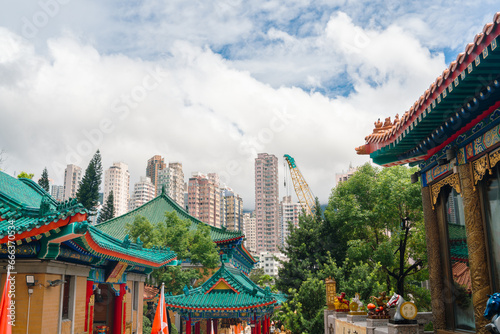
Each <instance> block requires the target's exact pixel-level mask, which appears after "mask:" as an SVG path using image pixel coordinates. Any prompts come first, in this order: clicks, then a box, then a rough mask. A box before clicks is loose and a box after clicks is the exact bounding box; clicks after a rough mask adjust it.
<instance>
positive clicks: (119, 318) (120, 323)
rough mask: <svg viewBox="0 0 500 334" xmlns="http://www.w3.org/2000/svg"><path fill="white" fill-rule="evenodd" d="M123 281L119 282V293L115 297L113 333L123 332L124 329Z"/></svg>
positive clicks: (119, 333)
mask: <svg viewBox="0 0 500 334" xmlns="http://www.w3.org/2000/svg"><path fill="white" fill-rule="evenodd" d="M125 293H126V290H125V283H122V284H120V294H119V295H118V297H116V298H115V318H114V321H113V334H123V332H124V331H125V320H126V315H125V311H126V307H125V306H126V305H125V301H126V300H127V298H125Z"/></svg>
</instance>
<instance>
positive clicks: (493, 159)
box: [490, 148, 500, 168]
mask: <svg viewBox="0 0 500 334" xmlns="http://www.w3.org/2000/svg"><path fill="white" fill-rule="evenodd" d="M499 161H500V148H499V149H497V150H496V151H494V152H491V153H490V167H491V168H493V167H495V165H496V164H497V162H499Z"/></svg>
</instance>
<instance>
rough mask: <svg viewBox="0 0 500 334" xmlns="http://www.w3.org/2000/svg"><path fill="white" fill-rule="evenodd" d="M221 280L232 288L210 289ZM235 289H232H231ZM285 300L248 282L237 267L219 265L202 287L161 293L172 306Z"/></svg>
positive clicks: (238, 306)
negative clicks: (178, 293)
mask: <svg viewBox="0 0 500 334" xmlns="http://www.w3.org/2000/svg"><path fill="white" fill-rule="evenodd" d="M221 279H222V280H224V281H225V283H226V284H228V285H229V286H230V287H231V288H232V289H223V290H216V289H213V287H214V286H216V285H217V284H218V283H219V281H220V280H221ZM233 289H234V290H235V291H234V290H233ZM285 300H286V296H285V295H281V294H274V293H271V292H270V291H269V290H264V289H262V288H261V287H259V286H258V285H257V284H255V283H254V282H252V280H250V279H249V278H248V277H247V276H246V275H245V274H243V273H242V272H241V271H240V270H239V269H235V268H230V267H226V266H225V265H222V267H221V268H220V269H219V270H218V271H217V272H216V273H215V274H214V275H213V276H212V277H210V278H209V279H208V280H207V281H206V282H205V283H203V285H202V286H200V287H198V288H195V289H190V290H189V293H188V294H186V293H184V294H180V295H176V296H165V302H166V304H167V307H168V308H170V309H172V310H176V309H183V308H184V309H193V310H196V309H198V310H201V309H239V310H242V309H245V308H255V307H262V306H263V305H266V306H268V305H274V306H277V305H280V304H281V303H282V302H283V301H285Z"/></svg>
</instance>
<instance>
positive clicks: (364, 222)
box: [325, 164, 426, 296]
mask: <svg viewBox="0 0 500 334" xmlns="http://www.w3.org/2000/svg"><path fill="white" fill-rule="evenodd" d="M413 172H415V170H414V169H410V168H407V167H402V166H399V167H391V168H384V169H379V168H376V167H373V166H371V165H370V164H365V165H364V166H362V167H361V168H359V170H358V171H357V172H356V173H355V174H354V175H353V176H352V177H351V178H350V179H349V180H348V181H346V182H343V183H341V184H340V185H339V186H337V187H336V188H335V189H334V190H333V191H332V195H331V196H330V200H329V204H328V207H327V210H326V212H325V216H327V217H328V218H327V220H328V221H329V222H330V223H331V224H333V225H335V226H337V227H338V229H339V231H340V233H341V235H342V237H343V238H344V240H346V241H347V247H348V248H347V253H346V255H347V257H348V258H349V259H350V261H353V262H354V263H359V262H361V263H366V264H368V265H369V266H371V267H372V268H376V267H377V266H378V265H380V268H381V273H383V275H382V277H381V279H384V280H385V283H386V288H387V290H391V289H393V288H395V290H396V291H397V292H398V293H399V294H400V295H403V296H404V293H405V282H406V280H407V278H408V277H410V276H413V275H416V274H417V275H416V279H417V280H424V279H426V271H425V270H424V269H425V263H426V252H425V240H424V239H423V238H422V235H425V233H424V224H423V210H422V202H421V195H420V185H419V184H411V182H410V175H411V174H412V173H413ZM396 254H397V256H395V255H396ZM410 261H412V263H410Z"/></svg>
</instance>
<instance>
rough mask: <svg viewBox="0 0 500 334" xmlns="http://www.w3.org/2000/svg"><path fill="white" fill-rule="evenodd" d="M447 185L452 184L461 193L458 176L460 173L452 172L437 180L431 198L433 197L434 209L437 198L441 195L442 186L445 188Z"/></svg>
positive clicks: (432, 187)
mask: <svg viewBox="0 0 500 334" xmlns="http://www.w3.org/2000/svg"><path fill="white" fill-rule="evenodd" d="M446 185H450V186H451V187H453V189H455V191H456V192H457V193H459V194H460V193H461V189H460V178H459V177H458V174H451V175H450V176H448V177H445V178H444V179H442V180H441V181H439V182H436V183H435V184H433V185H432V186H431V198H432V209H433V210H434V205H435V204H436V202H437V199H438V197H439V193H440V192H441V188H443V187H444V186H446Z"/></svg>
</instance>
